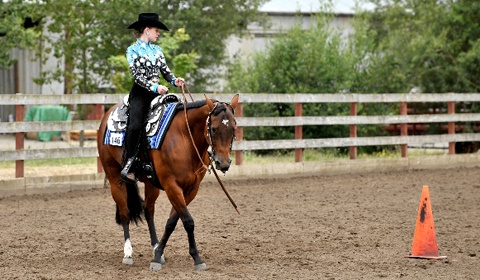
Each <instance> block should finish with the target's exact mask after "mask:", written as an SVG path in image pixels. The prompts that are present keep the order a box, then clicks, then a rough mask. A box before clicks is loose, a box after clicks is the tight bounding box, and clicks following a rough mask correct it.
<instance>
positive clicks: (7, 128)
mask: <svg viewBox="0 0 480 280" xmlns="http://www.w3.org/2000/svg"><path fill="white" fill-rule="evenodd" d="M123 96H124V95H120V94H85V95H25V94H16V95H0V104H2V105H15V106H16V122H12V123H5V122H2V123H0V133H15V134H16V150H9V151H1V154H0V161H8V160H15V161H16V177H23V176H24V165H23V163H24V160H29V159H46V158H70V157H97V156H98V152H97V148H96V147H88V148H66V149H42V150H24V149H23V148H24V142H23V139H24V133H25V132H40V131H70V130H92V129H97V128H98V126H99V121H98V120H96V121H60V122H24V115H25V111H24V110H25V109H24V105H61V104H95V115H96V118H97V119H100V118H101V116H102V115H103V112H104V105H105V104H115V103H118V102H121V100H122V98H123ZM208 96H209V97H210V98H214V99H217V100H221V101H226V102H229V101H230V100H231V99H232V97H233V94H209V95H208ZM193 97H194V99H195V100H200V99H203V98H204V97H203V94H194V95H193ZM479 101H480V94H474V93H468V94H455V93H448V94H240V104H239V106H238V107H237V111H236V117H237V124H238V130H237V139H236V141H235V143H234V145H233V150H234V151H235V153H236V164H237V165H241V164H242V156H243V151H247V150H260V149H295V161H296V162H299V161H301V160H302V150H303V149H305V148H321V147H350V158H351V159H355V158H356V156H357V147H358V146H376V145H401V148H402V157H407V156H408V151H407V145H408V144H423V143H438V142H449V153H450V154H454V153H455V142H465V141H480V133H462V134H455V122H477V121H480V114H476V113H462V114H456V112H455V103H456V102H479ZM273 102H274V103H295V116H294V117H293V116H292V117H259V118H249V117H243V104H245V103H273ZM412 102H425V103H429V102H448V114H433V115H432V114H428V115H407V103H412ZM304 103H349V104H350V116H327V117H325V116H302V104H304ZM358 103H400V108H401V110H400V115H396V116H357V104H358ZM441 122H445V123H448V134H441V135H421V136H418V135H411V136H408V135H407V124H410V123H441ZM359 124H381V125H389V124H400V127H401V135H400V136H385V137H357V125H359ZM304 125H350V137H348V138H331V139H302V127H303V126H304ZM254 126H295V140H258V141H257V140H255V141H247V140H243V127H254ZM97 169H98V172H102V168H101V165H100V162H99V161H98V168H97Z"/></svg>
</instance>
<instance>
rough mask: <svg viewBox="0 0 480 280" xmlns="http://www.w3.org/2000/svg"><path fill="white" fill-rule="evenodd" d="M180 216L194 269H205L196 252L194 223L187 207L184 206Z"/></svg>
mask: <svg viewBox="0 0 480 280" xmlns="http://www.w3.org/2000/svg"><path fill="white" fill-rule="evenodd" d="M180 218H181V219H182V222H183V227H184V228H185V231H186V232H187V235H188V246H189V253H190V256H192V258H193V260H194V265H195V270H203V269H206V268H207V266H206V265H205V263H204V262H203V261H202V259H201V258H200V255H199V254H198V249H197V244H196V242H195V236H194V233H193V231H194V229H195V223H194V222H193V218H192V215H190V212H188V209H187V208H186V207H185V209H184V211H183V212H182V215H181V216H180Z"/></svg>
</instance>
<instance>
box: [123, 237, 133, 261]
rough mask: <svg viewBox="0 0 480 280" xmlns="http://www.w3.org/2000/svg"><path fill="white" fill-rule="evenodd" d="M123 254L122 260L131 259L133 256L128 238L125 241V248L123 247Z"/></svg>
mask: <svg viewBox="0 0 480 280" xmlns="http://www.w3.org/2000/svg"><path fill="white" fill-rule="evenodd" d="M123 252H124V253H125V256H124V258H131V257H132V255H133V248H132V243H130V238H128V239H127V240H125V247H123Z"/></svg>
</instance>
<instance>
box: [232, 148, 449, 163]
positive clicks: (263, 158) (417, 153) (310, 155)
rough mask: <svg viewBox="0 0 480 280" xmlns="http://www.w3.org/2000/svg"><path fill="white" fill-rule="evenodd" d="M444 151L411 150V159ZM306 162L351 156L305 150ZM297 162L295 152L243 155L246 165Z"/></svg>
mask: <svg viewBox="0 0 480 280" xmlns="http://www.w3.org/2000/svg"><path fill="white" fill-rule="evenodd" d="M445 153H446V152H445V151H444V150H438V151H430V150H429V151H427V150H422V149H409V151H408V156H409V157H422V156H438V155H444V154H445ZM401 157H402V154H401V151H400V149H396V150H395V151H390V150H385V149H384V150H382V151H379V152H373V153H372V154H366V153H358V154H357V159H376V158H401ZM231 158H232V160H233V164H234V163H235V152H233V153H232V155H231ZM302 159H303V161H304V162H309V161H334V160H342V159H350V155H349V154H345V153H342V152H341V149H304V150H303V157H302ZM288 162H295V151H289V152H287V153H280V152H277V153H276V154H269V155H256V154H254V153H252V152H251V151H245V152H244V153H243V163H244V164H268V163H288Z"/></svg>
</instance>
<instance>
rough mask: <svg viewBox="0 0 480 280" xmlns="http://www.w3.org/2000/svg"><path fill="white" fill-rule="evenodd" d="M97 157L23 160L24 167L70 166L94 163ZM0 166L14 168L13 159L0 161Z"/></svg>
mask: <svg viewBox="0 0 480 280" xmlns="http://www.w3.org/2000/svg"><path fill="white" fill-rule="evenodd" d="M96 163H97V158H95V157H87V158H54V159H31V160H25V167H39V166H45V165H51V166H70V165H87V164H96ZM0 168H2V169H10V168H15V161H13V160H11V161H0Z"/></svg>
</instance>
